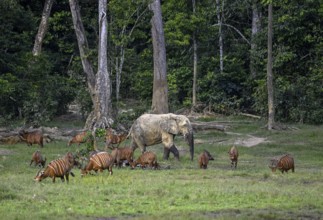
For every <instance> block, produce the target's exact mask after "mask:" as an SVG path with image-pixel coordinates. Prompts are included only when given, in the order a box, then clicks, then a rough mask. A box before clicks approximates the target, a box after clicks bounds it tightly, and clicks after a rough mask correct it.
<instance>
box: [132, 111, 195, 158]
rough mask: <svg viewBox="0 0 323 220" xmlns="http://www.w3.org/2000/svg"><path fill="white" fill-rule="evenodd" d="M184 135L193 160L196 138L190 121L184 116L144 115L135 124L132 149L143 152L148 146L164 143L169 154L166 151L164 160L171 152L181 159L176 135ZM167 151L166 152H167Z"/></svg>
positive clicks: (170, 114) (133, 126)
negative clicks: (138, 148) (138, 149)
mask: <svg viewBox="0 0 323 220" xmlns="http://www.w3.org/2000/svg"><path fill="white" fill-rule="evenodd" d="M179 134H181V135H183V136H184V138H185V140H186V141H187V143H188V145H189V148H190V155H191V160H193V157H194V136H193V128H192V125H191V123H190V120H189V119H188V118H187V117H186V116H184V115H176V114H172V113H169V114H143V115H141V116H140V117H139V118H137V120H136V121H135V122H134V123H133V125H132V127H131V129H130V132H129V135H130V136H131V137H132V145H131V146H132V149H133V150H135V149H136V148H137V147H140V149H141V152H142V153H144V152H145V151H146V146H151V145H155V144H160V143H162V144H163V145H164V148H165V149H167V150H168V153H165V151H164V159H168V157H169V152H172V153H173V154H174V156H175V157H176V158H177V159H179V153H178V150H177V148H176V147H175V144H174V137H175V136H176V135H179ZM167 150H166V152H167Z"/></svg>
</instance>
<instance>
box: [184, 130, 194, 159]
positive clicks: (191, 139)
mask: <svg viewBox="0 0 323 220" xmlns="http://www.w3.org/2000/svg"><path fill="white" fill-rule="evenodd" d="M185 138H186V141H187V143H188V145H189V146H190V154H191V160H193V158H194V135H193V132H190V133H187V134H186V135H185Z"/></svg>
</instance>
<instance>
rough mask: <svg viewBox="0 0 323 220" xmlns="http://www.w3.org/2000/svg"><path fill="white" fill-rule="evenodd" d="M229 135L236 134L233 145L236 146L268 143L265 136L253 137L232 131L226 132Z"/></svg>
mask: <svg viewBox="0 0 323 220" xmlns="http://www.w3.org/2000/svg"><path fill="white" fill-rule="evenodd" d="M226 133H227V134H229V135H235V136H238V137H237V138H234V139H235V140H234V141H233V143H232V144H233V145H238V146H244V147H254V146H257V145H258V144H261V143H268V142H269V141H268V140H267V138H263V137H255V136H253V135H250V134H248V135H244V134H241V133H234V132H226Z"/></svg>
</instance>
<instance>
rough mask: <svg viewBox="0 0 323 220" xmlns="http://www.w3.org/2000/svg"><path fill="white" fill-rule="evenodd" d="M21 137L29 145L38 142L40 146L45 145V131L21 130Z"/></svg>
mask: <svg viewBox="0 0 323 220" xmlns="http://www.w3.org/2000/svg"><path fill="white" fill-rule="evenodd" d="M19 138H20V139H21V140H22V141H25V142H26V143H27V145H28V146H32V145H33V144H38V145H39V146H40V147H44V144H43V133H42V132H41V131H31V132H28V131H25V130H21V131H19Z"/></svg>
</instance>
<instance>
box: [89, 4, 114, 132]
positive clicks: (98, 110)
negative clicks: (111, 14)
mask: <svg viewBox="0 0 323 220" xmlns="http://www.w3.org/2000/svg"><path fill="white" fill-rule="evenodd" d="M98 10H99V20H98V22H99V48H98V50H99V53H98V72H97V75H96V83H95V102H94V114H95V118H94V119H93V120H92V124H94V125H93V126H94V128H106V127H111V125H112V123H113V122H114V120H113V118H112V102H111V91H112V89H111V81H110V74H109V72H108V56H107V45H108V44H107V39H108V38H107V36H108V35H107V32H108V30H107V29H108V23H107V14H106V13H107V0H101V1H99V9H98Z"/></svg>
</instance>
